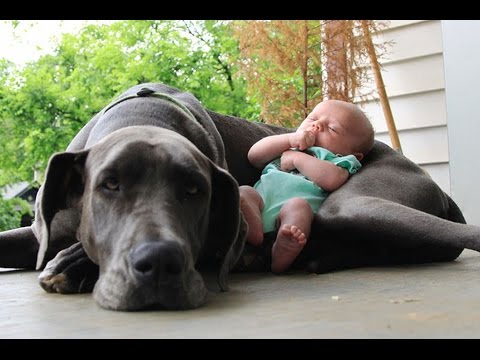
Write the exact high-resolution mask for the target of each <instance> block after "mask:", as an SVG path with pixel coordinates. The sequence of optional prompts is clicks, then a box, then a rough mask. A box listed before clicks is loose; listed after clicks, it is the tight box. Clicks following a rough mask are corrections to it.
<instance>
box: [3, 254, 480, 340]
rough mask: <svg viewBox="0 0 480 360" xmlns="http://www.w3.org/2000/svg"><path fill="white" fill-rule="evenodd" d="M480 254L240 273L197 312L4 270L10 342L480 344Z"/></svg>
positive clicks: (5, 318) (5, 330)
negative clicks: (138, 306)
mask: <svg viewBox="0 0 480 360" xmlns="http://www.w3.org/2000/svg"><path fill="white" fill-rule="evenodd" d="M479 274H480V254H479V253H477V252H473V251H467V250H466V251H464V252H463V254H462V255H461V256H460V258H459V259H458V260H457V261H455V262H452V263H446V264H429V265H418V266H399V267H389V268H365V269H356V270H348V271H342V272H337V273H330V274H325V275H313V274H304V273H296V274H291V275H284V276H274V275H271V274H233V275H232V277H231V283H230V284H231V290H230V292H227V293H221V294H214V295H212V296H211V298H210V300H209V302H208V304H207V305H206V306H204V307H202V308H200V309H196V310H189V311H148V312H134V313H126V312H115V311H107V310H103V309H101V308H100V307H99V306H98V305H96V303H95V302H94V301H93V299H92V296H91V294H87V295H58V294H47V293H46V292H44V291H43V290H42V289H41V288H40V286H39V285H38V283H37V276H38V273H37V272H24V271H11V270H10V271H8V270H5V271H2V272H0V338H480V276H479Z"/></svg>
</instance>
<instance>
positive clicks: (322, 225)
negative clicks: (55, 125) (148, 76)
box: [0, 84, 480, 310]
mask: <svg viewBox="0 0 480 360" xmlns="http://www.w3.org/2000/svg"><path fill="white" fill-rule="evenodd" d="M289 131H292V130H289V129H283V128H279V127H273V126H269V125H265V124H259V123H254V122H249V121H246V120H244V119H239V118H235V117H230V116H225V115H220V114H217V113H214V112H212V111H208V110H206V109H204V108H203V107H202V105H201V104H200V103H199V102H198V100H196V99H195V98H194V97H193V96H192V95H191V94H189V93H184V92H180V91H178V90H176V89H173V88H171V87H167V86H165V85H161V84H143V85H138V86H135V87H133V88H131V89H129V90H128V91H127V92H126V93H124V94H122V95H121V96H120V97H119V98H118V99H117V100H116V101H114V102H113V103H111V104H109V105H108V106H107V107H106V108H105V109H103V110H102V111H101V112H100V113H99V114H97V115H96V116H95V117H94V118H93V119H92V120H91V121H90V122H89V123H88V124H87V125H86V126H85V127H84V128H83V129H82V130H81V131H80V132H79V134H78V135H77V136H76V137H75V139H74V140H73V141H72V143H71V144H70V145H69V147H68V148H67V151H66V152H64V153H59V154H56V155H54V156H53V157H52V158H51V159H50V162H49V166H48V170H47V176H46V180H45V183H44V185H43V187H42V188H41V189H40V191H39V194H38V196H37V202H36V219H35V222H34V224H33V225H32V227H28V228H21V229H16V230H11V231H7V232H4V233H1V234H0V266H2V267H17V268H37V269H42V268H44V270H43V272H42V273H41V275H40V284H41V286H42V287H43V288H44V289H45V290H46V291H49V292H59V293H78V292H86V291H92V290H93V291H94V298H95V300H96V301H97V302H98V303H99V304H100V305H101V306H102V307H105V308H110V309H115V310H138V309H144V308H151V307H160V308H167V309H188V308H195V307H198V306H200V305H202V304H203V303H204V302H205V301H206V295H207V293H208V290H207V288H208V289H212V285H211V283H210V282H208V287H207V285H206V284H207V280H208V279H209V277H208V274H210V272H211V271H216V273H217V274H218V277H217V279H218V284H219V287H220V289H222V290H226V289H227V275H228V272H229V271H231V270H232V269H233V268H234V267H236V269H238V270H268V266H269V261H270V258H269V254H270V250H271V241H268V240H267V241H265V244H264V246H263V247H262V248H259V249H253V248H250V247H249V246H245V248H244V239H245V232H246V224H245V222H244V221H243V217H242V216H241V214H240V212H239V198H238V185H239V184H240V185H243V184H248V185H252V184H253V183H254V182H255V181H256V180H257V179H258V177H259V175H260V174H259V170H257V169H255V168H253V167H252V166H251V165H250V164H249V163H248V160H247V157H246V154H247V152H248V149H249V148H250V146H251V145H252V144H253V143H255V142H256V141H258V140H259V139H260V138H262V137H265V136H268V135H272V134H279V133H285V132H289ZM363 163H364V166H363V168H362V170H361V171H360V172H359V173H358V174H356V175H355V176H354V177H352V178H351V179H350V180H349V181H348V182H347V183H346V184H345V185H344V186H343V187H341V188H340V189H339V190H337V191H335V192H334V193H332V194H331V195H330V197H329V198H328V199H327V200H326V202H325V203H324V204H323V205H322V207H321V208H320V210H319V212H318V214H317V215H316V218H315V221H314V224H313V227H312V233H311V236H310V240H309V242H308V243H307V245H306V247H305V248H304V250H303V251H302V253H301V254H300V256H299V257H298V258H297V260H296V261H295V263H294V264H293V267H294V268H297V269H307V270H308V271H311V272H316V273H322V272H327V271H333V270H339V269H346V268H351V267H358V266H366V265H388V264H397V263H421V262H431V261H451V260H454V259H455V258H457V257H458V256H459V254H460V253H461V252H462V250H463V248H469V249H474V250H477V251H478V250H480V228H479V227H476V226H470V225H465V224H464V223H465V220H464V218H463V216H462V214H461V212H460V210H459V209H458V207H457V206H456V205H455V203H454V202H453V201H452V200H451V199H450V198H449V197H448V196H447V195H446V194H445V193H444V192H443V191H441V189H440V188H439V187H438V186H437V185H436V184H435V183H434V182H433V181H432V180H431V179H430V178H429V177H428V175H426V174H425V173H424V172H423V171H422V170H421V169H420V168H419V167H418V166H417V165H415V164H414V163H412V162H411V161H409V160H408V159H406V158H405V157H403V156H402V155H400V154H398V153H396V152H395V151H393V150H392V149H391V148H389V147H388V146H386V145H385V144H382V143H380V142H376V143H375V146H374V148H373V150H372V151H371V153H370V154H369V155H368V156H367V157H366V158H365V160H364V162H363ZM226 170H228V172H227V171H226ZM97 280H98V281H97Z"/></svg>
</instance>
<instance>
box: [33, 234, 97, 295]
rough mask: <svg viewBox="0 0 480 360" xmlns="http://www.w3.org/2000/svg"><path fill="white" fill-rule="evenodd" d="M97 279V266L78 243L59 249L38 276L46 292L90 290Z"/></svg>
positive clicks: (70, 292)
mask: <svg viewBox="0 0 480 360" xmlns="http://www.w3.org/2000/svg"><path fill="white" fill-rule="evenodd" d="M97 280H98V266H97V265H96V264H94V263H93V262H92V261H91V260H90V259H89V258H88V256H87V254H86V253H85V251H84V250H83V247H82V245H81V244H80V243H76V244H74V245H72V246H70V247H69V248H67V249H65V250H62V251H60V252H59V253H58V254H57V256H55V258H53V259H52V260H51V261H49V262H48V263H47V266H46V267H45V269H44V270H43V271H42V272H41V273H40V276H39V277H38V281H39V283H40V286H41V287H42V288H43V289H44V290H45V291H46V292H49V293H59V294H78V293H87V292H92V291H93V287H94V286H95V283H96V282H97Z"/></svg>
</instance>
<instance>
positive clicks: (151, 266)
mask: <svg viewBox="0 0 480 360" xmlns="http://www.w3.org/2000/svg"><path fill="white" fill-rule="evenodd" d="M130 264H131V265H132V268H133V273H134V275H135V276H136V277H137V279H138V280H141V281H155V280H160V281H161V280H164V281H166V280H169V279H170V278H172V277H175V276H178V275H179V274H180V273H181V272H182V271H183V267H184V264H185V256H184V254H183V251H182V250H181V249H180V246H179V245H178V244H177V243H175V242H173V241H155V242H153V241H148V242H143V243H141V244H139V245H137V246H136V247H134V248H133V249H132V250H131V251H130Z"/></svg>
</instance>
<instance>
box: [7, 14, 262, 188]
mask: <svg viewBox="0 0 480 360" xmlns="http://www.w3.org/2000/svg"><path fill="white" fill-rule="evenodd" d="M193 28H194V29H195V30H192V29H193ZM238 54H239V51H238V45H237V42H236V40H235V39H234V38H233V37H232V35H231V29H230V28H229V25H228V23H226V22H215V21H190V22H182V21H144V20H142V21H118V22H115V23H113V24H110V25H89V26H86V27H84V28H83V29H82V30H81V31H80V32H79V33H78V34H74V35H72V34H65V35H63V37H62V38H61V40H60V42H59V44H58V46H57V48H56V49H55V51H54V53H53V54H49V55H44V56H42V57H40V58H39V59H38V61H34V62H31V63H29V64H27V65H26V66H24V67H22V68H18V67H16V66H14V64H12V63H9V62H7V61H5V60H0V122H1V124H0V125H1V126H0V128H1V129H2V130H0V131H1V132H0V187H1V186H4V185H6V184H12V183H15V182H18V181H29V182H30V181H32V180H33V179H38V180H39V181H41V180H42V173H43V172H44V170H45V167H46V164H47V161H48V159H49V157H50V156H51V155H52V154H53V153H54V152H57V151H62V150H64V149H65V147H66V146H67V144H68V143H69V142H70V141H71V139H72V138H73V137H74V135H75V134H76V133H77V132H78V131H79V130H80V129H81V127H82V126H83V125H84V124H85V123H86V122H87V121H88V120H90V119H91V118H92V116H93V115H94V114H95V113H97V112H98V111H99V110H100V109H101V108H102V107H103V106H105V105H106V104H107V103H108V102H110V101H111V100H112V99H113V98H114V97H115V96H117V95H118V94H120V93H121V92H123V91H124V90H126V89H127V88H129V87H130V86H132V85H135V84H138V83H142V82H163V83H165V84H168V85H171V86H174V87H177V88H180V89H182V90H186V91H191V92H192V93H193V94H194V95H195V96H197V97H198V98H199V99H200V101H202V102H203V104H204V105H205V106H206V107H208V108H210V109H212V110H215V111H219V112H223V113H228V114H232V115H237V116H242V117H255V115H256V111H257V112H258V108H256V107H255V104H254V102H253V101H252V100H251V99H248V98H247V96H246V83H245V80H244V79H242V78H239V77H236V76H235V73H236V72H237V66H238V65H237V58H238ZM36 175H37V176H36Z"/></svg>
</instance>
